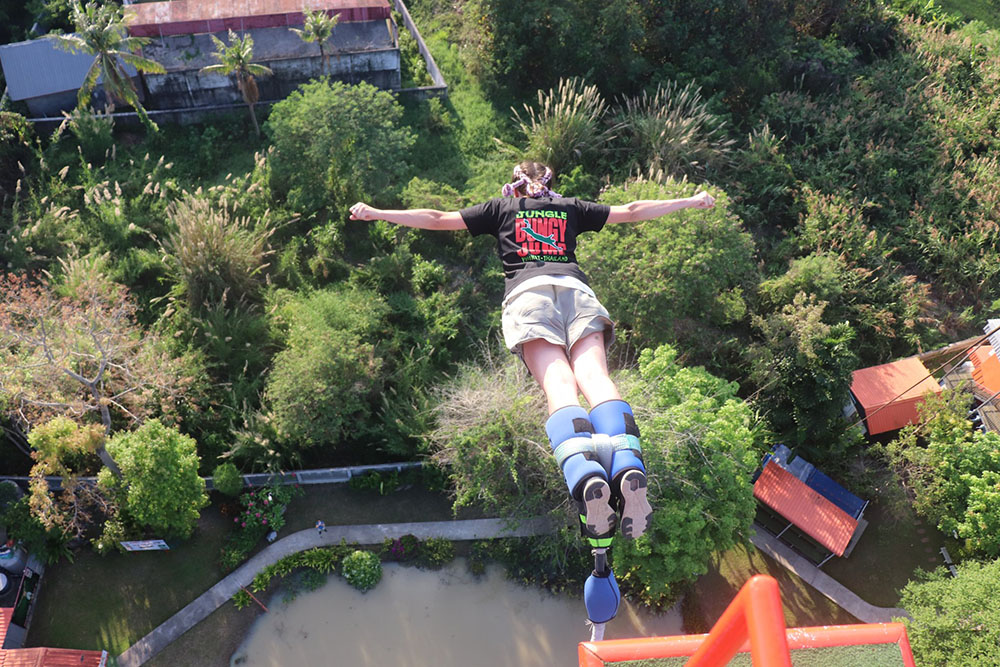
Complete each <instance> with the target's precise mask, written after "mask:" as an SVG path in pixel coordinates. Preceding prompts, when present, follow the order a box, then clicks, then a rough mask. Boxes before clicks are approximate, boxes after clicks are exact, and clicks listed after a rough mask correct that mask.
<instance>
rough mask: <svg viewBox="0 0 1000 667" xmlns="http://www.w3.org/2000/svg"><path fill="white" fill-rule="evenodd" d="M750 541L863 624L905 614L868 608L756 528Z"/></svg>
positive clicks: (873, 607) (879, 608) (813, 566)
mask: <svg viewBox="0 0 1000 667" xmlns="http://www.w3.org/2000/svg"><path fill="white" fill-rule="evenodd" d="M753 531H754V533H753V535H752V536H751V538H750V540H751V541H752V542H753V544H754V546H755V547H757V548H758V549H760V550H761V551H763V552H764V553H766V554H767V555H768V556H770V557H771V558H773V559H774V560H776V561H778V562H779V563H781V564H782V565H783V566H784V567H785V569H786V570H789V571H791V572H794V573H795V574H797V575H798V576H799V577H801V578H802V579H803V580H804V581H805V582H806V583H807V584H809V585H810V586H812V587H813V588H815V589H816V590H818V591H819V592H820V593H822V594H823V595H825V596H826V597H828V598H830V599H831V600H833V601H834V602H836V603H837V604H838V605H839V606H841V607H842V608H843V609H844V610H845V611H847V612H848V613H849V614H851V615H852V616H854V617H855V618H857V619H858V620H860V621H862V622H863V623H889V622H890V621H892V619H893V618H900V617H902V616H905V617H907V618H909V616H910V615H909V614H907V613H906V610H905V609H900V608H899V607H876V606H874V605H870V604H868V603H867V602H865V601H864V600H862V599H861V598H859V597H858V596H857V595H855V594H854V593H853V592H851V591H850V590H848V589H847V588H846V587H844V586H843V585H842V584H840V583H839V582H838V581H836V580H835V579H834V578H833V577H831V576H830V575H828V574H827V573H826V572H823V571H822V570H820V569H819V568H818V567H816V566H815V565H813V564H812V563H810V562H809V561H808V560H806V559H805V558H803V557H802V556H800V555H798V554H797V553H795V552H794V551H792V549H791V548H789V547H787V546H785V545H784V544H782V543H781V542H780V541H778V538H776V537H775V536H774V535H772V534H771V533H769V532H767V531H766V530H764V529H762V528H758V527H757V526H756V525H755V526H754V527H753Z"/></svg>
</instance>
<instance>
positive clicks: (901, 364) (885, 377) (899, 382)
mask: <svg viewBox="0 0 1000 667" xmlns="http://www.w3.org/2000/svg"><path fill="white" fill-rule="evenodd" d="M853 375H854V379H853V381H852V382H851V393H852V394H854V397H855V398H856V399H858V402H859V403H861V406H862V407H863V408H864V409H865V410H866V411H867V410H873V409H877V408H880V407H882V406H883V405H886V404H887V403H890V402H892V401H903V400H908V399H915V398H921V397H922V396H923V395H924V394H926V393H927V392H933V393H935V394H936V393H938V392H940V391H941V387H940V386H938V383H937V382H936V381H935V380H934V378H933V377H931V375H930V372H929V371H928V370H927V367H926V366H924V364H923V362H921V361H920V360H919V359H917V358H916V357H907V358H905V359H900V360H899V361H893V362H891V363H888V364H882V365H880V366H871V367H870V368H862V369H860V370H856V371H854V373H853Z"/></svg>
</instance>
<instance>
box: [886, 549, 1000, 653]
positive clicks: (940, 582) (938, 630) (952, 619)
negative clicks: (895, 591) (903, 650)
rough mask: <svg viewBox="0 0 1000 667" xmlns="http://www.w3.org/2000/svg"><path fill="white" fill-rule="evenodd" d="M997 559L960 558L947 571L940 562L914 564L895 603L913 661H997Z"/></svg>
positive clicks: (999, 571) (999, 567)
mask: <svg viewBox="0 0 1000 667" xmlns="http://www.w3.org/2000/svg"><path fill="white" fill-rule="evenodd" d="M998 595H1000V560H994V561H989V562H977V561H965V562H964V563H961V564H960V565H959V566H958V576H957V577H952V576H951V575H950V574H949V573H948V571H947V570H945V569H944V568H941V567H939V568H938V569H937V570H935V571H934V572H930V573H928V572H924V571H923V570H917V578H916V579H915V580H913V581H911V582H910V583H908V584H907V585H906V587H905V588H903V591H902V596H901V598H900V605H901V606H902V607H904V608H905V609H906V611H907V612H908V613H909V615H910V616H911V618H904V619H903V622H904V623H905V624H906V633H907V636H908V637H909V640H910V646H911V647H912V649H913V657H914V658H915V659H916V661H917V664H920V665H928V667H945V665H947V666H948V667H953V666H955V667H957V666H963V667H973V666H974V665H989V664H994V663H996V662H998V661H1000V613H998V607H997V605H996V600H997V596H998Z"/></svg>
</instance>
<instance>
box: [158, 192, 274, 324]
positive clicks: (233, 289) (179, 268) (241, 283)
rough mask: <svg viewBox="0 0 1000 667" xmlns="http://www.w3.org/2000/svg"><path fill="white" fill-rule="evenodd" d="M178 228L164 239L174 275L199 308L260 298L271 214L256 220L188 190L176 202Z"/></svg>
mask: <svg viewBox="0 0 1000 667" xmlns="http://www.w3.org/2000/svg"><path fill="white" fill-rule="evenodd" d="M167 216H168V217H169V219H170V223H171V225H172V226H173V231H172V232H171V233H170V236H169V237H168V238H167V240H166V241H165V242H164V243H163V246H162V250H163V252H164V256H165V260H166V264H167V267H168V270H169V275H170V277H171V279H172V280H173V281H174V282H175V283H176V285H177V292H178V295H179V296H183V297H184V298H185V299H186V301H187V303H188V305H189V306H190V307H191V308H192V309H194V310H201V309H204V308H210V307H211V306H213V305H217V304H219V305H232V304H237V303H244V302H247V301H253V300H255V298H256V296H257V290H258V289H259V288H260V279H261V275H260V274H261V272H262V271H263V270H264V268H265V267H266V266H267V265H268V256H269V255H270V254H271V250H270V247H269V245H268V244H269V240H270V238H271V234H272V233H273V232H274V228H273V227H272V225H271V223H270V220H269V219H268V217H267V216H264V217H263V218H261V219H259V220H257V221H251V220H250V219H249V218H240V217H234V216H232V214H231V213H230V212H229V210H228V208H226V207H225V206H224V205H223V206H213V205H212V204H211V203H210V202H209V201H208V200H207V199H205V198H202V197H197V196H188V197H185V198H184V199H181V200H179V201H175V202H171V204H170V205H169V206H168V207H167Z"/></svg>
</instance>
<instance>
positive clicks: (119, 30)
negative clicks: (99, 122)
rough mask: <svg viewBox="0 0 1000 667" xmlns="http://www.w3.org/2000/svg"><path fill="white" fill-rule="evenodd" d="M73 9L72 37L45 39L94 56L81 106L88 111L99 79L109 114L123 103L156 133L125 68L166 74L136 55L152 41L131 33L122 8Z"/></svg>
mask: <svg viewBox="0 0 1000 667" xmlns="http://www.w3.org/2000/svg"><path fill="white" fill-rule="evenodd" d="M72 10H73V24H74V25H75V27H76V32H75V33H73V34H70V35H46V36H47V37H49V38H51V39H54V40H56V42H57V43H58V44H59V45H60V46H61V47H62V48H64V49H66V50H69V51H73V52H77V51H82V52H84V53H90V54H93V55H94V63H93V64H92V65H91V66H90V69H89V70H87V76H85V77H84V79H83V85H81V86H80V91H79V93H78V94H77V102H78V104H79V105H80V107H82V108H86V107H87V106H89V105H90V97H91V95H92V94H93V92H94V88H96V87H97V79H98V77H100V79H101V85H102V86H103V88H104V94H105V95H106V96H107V98H108V114H109V115H110V114H111V112H112V111H114V108H115V102H116V101H121V102H124V103H125V104H128V105H130V106H132V107H134V108H135V110H136V111H137V112H138V114H139V118H140V119H142V121H143V122H144V123H145V124H146V125H147V126H148V127H151V128H153V129H154V130H155V129H156V123H154V122H153V121H151V120H150V119H149V116H147V115H146V110H145V109H143V107H142V104H141V103H140V102H139V93H138V92H137V91H136V89H135V84H133V83H132V79H131V78H130V77H129V76H128V74H127V73H126V72H125V68H124V66H123V64H127V65H131V66H132V67H134V68H135V69H136V70H138V71H139V72H152V73H156V74H163V73H164V72H165V71H166V70H165V69H164V68H163V65H161V64H160V63H158V62H156V61H155V60H150V59H149V58H144V57H142V56H140V55H137V52H139V51H140V49H141V48H142V46H143V45H144V44H146V43H148V42H149V39H147V38H145V37H133V36H131V35H129V34H128V29H127V27H126V25H125V15H124V13H123V12H122V8H121V7H119V6H118V5H116V4H114V3H108V4H102V5H97V4H95V3H93V2H88V3H87V4H86V5H81V4H80V2H79V0H74V2H73V5H72Z"/></svg>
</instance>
